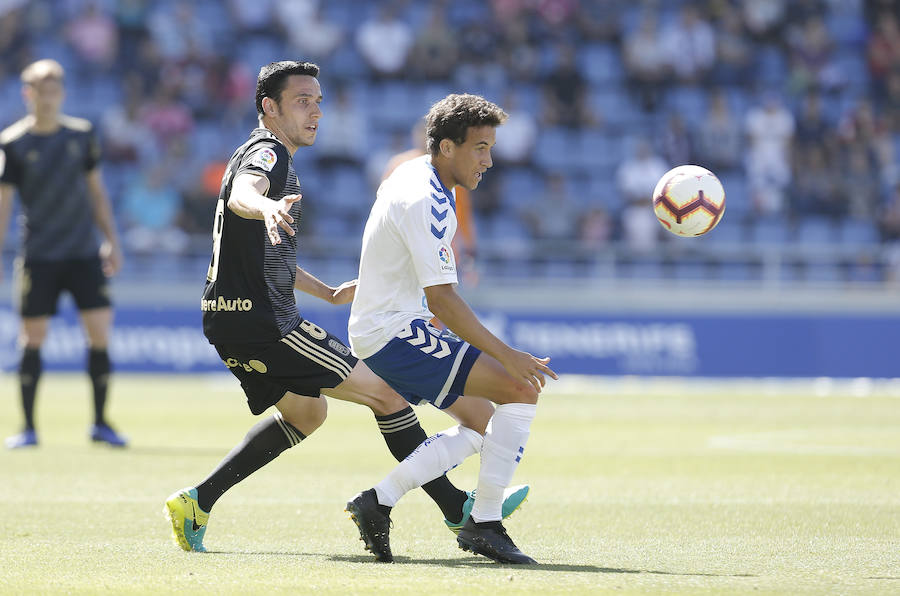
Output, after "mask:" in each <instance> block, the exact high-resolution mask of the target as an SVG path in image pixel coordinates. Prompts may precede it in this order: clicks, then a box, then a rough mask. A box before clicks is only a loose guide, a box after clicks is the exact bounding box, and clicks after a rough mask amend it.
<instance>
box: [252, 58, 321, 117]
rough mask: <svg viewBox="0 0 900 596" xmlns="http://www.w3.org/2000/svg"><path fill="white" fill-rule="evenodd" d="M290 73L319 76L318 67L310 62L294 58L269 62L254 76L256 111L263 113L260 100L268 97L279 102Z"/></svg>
mask: <svg viewBox="0 0 900 596" xmlns="http://www.w3.org/2000/svg"><path fill="white" fill-rule="evenodd" d="M291 75H308V76H311V77H318V76H319V67H318V66H317V65H316V64H313V63H312V62H297V61H295V60H282V61H281V62H269V63H268V64H266V65H265V66H263V67H262V68H260V69H259V76H258V77H256V112H257V113H258V114H259V115H262V113H263V107H262V100H263V98H264V97H270V98H272V99H274V100H275V103H276V104H280V102H281V92H282V91H284V87H285V85H287V79H288V77H289V76H291Z"/></svg>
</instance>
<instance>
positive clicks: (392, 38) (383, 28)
mask: <svg viewBox="0 0 900 596" xmlns="http://www.w3.org/2000/svg"><path fill="white" fill-rule="evenodd" d="M398 13H399V5H398V4H397V3H396V2H385V3H384V4H381V5H380V6H379V7H378V16H377V18H376V19H374V20H371V19H370V20H368V21H366V22H364V23H363V24H362V25H361V26H360V28H359V29H358V30H357V32H356V45H357V47H358V48H359V53H360V54H361V55H362V57H363V59H364V60H365V61H366V64H368V65H369V68H371V72H372V75H373V76H374V77H375V78H376V79H378V78H396V77H399V76H400V75H402V74H403V70H404V67H405V66H406V61H407V57H408V54H409V50H410V48H412V44H413V33H412V28H411V27H410V26H409V23H407V22H406V21H405V20H403V19H402V18H400V17H399V15H398Z"/></svg>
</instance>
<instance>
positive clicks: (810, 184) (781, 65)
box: [0, 0, 900, 282]
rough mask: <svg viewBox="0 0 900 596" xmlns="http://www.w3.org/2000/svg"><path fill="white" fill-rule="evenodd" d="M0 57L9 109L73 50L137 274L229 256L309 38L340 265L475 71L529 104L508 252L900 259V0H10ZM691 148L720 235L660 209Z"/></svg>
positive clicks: (759, 270)
mask: <svg viewBox="0 0 900 596" xmlns="http://www.w3.org/2000/svg"><path fill="white" fill-rule="evenodd" d="M0 55H2V56H3V59H2V60H0V87H2V93H0V114H3V121H4V122H3V125H4V126H6V125H8V124H9V123H11V122H13V121H14V120H16V119H17V118H19V117H21V116H22V115H23V114H24V107H23V106H22V103H21V99H20V94H19V91H18V87H19V81H18V74H19V73H20V72H21V69H22V68H23V67H24V66H25V65H27V64H28V63H29V62H31V61H32V60H35V59H38V58H44V57H48V58H54V59H56V60H58V61H59V62H60V63H62V64H63V66H64V67H65V69H66V72H67V86H68V89H69V91H68V97H67V100H66V104H65V111H66V112H67V113H70V114H72V115H76V116H81V117H86V118H89V119H90V120H92V121H93V122H94V123H95V124H96V125H97V126H98V128H99V130H100V131H101V138H102V142H103V150H104V159H105V161H104V166H103V167H104V175H105V177H106V180H107V183H108V185H109V188H110V193H111V197H112V199H113V204H114V208H115V213H116V217H117V221H118V222H119V225H120V228H121V231H122V235H123V239H124V243H125V248H126V250H127V252H128V254H130V256H131V257H133V258H131V259H130V263H129V267H130V269H131V271H132V272H133V273H136V274H141V275H144V274H147V273H148V271H150V269H151V268H152V267H154V263H159V262H160V260H159V259H160V256H161V255H167V256H168V257H169V260H168V261H166V262H168V263H170V264H171V263H179V264H183V267H184V268H186V270H187V271H189V272H190V273H191V274H193V273H194V272H195V271H200V272H202V271H204V270H205V265H196V263H195V260H205V259H206V258H207V255H208V249H209V242H210V235H209V231H210V227H211V221H212V211H213V209H214V204H215V196H216V195H217V194H218V190H219V188H218V186H219V180H220V179H221V173H222V170H223V168H224V165H225V162H226V161H227V159H228V158H229V155H226V154H225V152H226V151H228V149H227V148H228V147H231V146H234V145H236V144H238V142H239V141H240V139H242V138H245V137H246V135H247V131H248V130H250V129H251V128H253V127H255V126H256V114H255V112H254V110H253V106H252V104H253V102H252V101H248V98H249V97H250V96H251V95H252V94H253V89H254V82H255V77H256V73H257V71H258V69H259V67H260V66H261V65H263V64H265V63H268V62H270V61H273V60H280V59H285V58H299V59H306V60H311V61H314V62H317V63H318V64H319V65H320V66H321V67H322V72H321V76H320V80H321V81H322V86H323V89H324V93H325V101H324V103H323V111H324V114H325V115H324V118H323V121H322V126H321V130H320V134H319V138H318V140H317V142H316V145H315V146H314V147H313V149H312V150H310V151H308V152H307V151H304V152H299V153H298V154H297V155H296V157H295V165H296V169H297V171H298V173H299V175H300V179H301V183H302V184H303V194H304V203H303V205H304V226H303V230H302V232H303V235H304V236H303V248H302V249H301V250H302V251H305V252H304V254H306V255H308V256H309V257H310V258H312V259H320V260H321V262H322V263H323V266H328V265H329V264H338V265H337V266H338V267H340V266H345V267H348V268H352V267H354V266H355V259H356V258H357V256H358V251H359V237H360V234H361V230H362V223H363V221H364V219H365V217H366V215H367V214H368V210H369V206H370V205H371V202H372V200H373V199H374V189H375V188H376V187H377V184H378V181H379V180H380V177H381V174H382V172H383V170H384V167H385V164H386V163H387V162H388V160H389V158H390V157H391V156H392V155H394V154H396V153H398V152H400V151H403V150H405V149H408V148H409V147H410V142H411V141H410V139H409V137H410V129H411V128H412V127H413V126H414V125H415V124H416V122H417V119H418V118H420V117H421V116H422V115H423V114H424V113H425V112H426V111H427V109H428V107H429V106H430V105H431V103H432V102H433V101H435V100H437V99H439V98H440V97H443V96H444V95H446V94H447V93H448V92H452V91H467V92H472V93H479V94H482V95H484V96H485V97H487V98H489V99H491V100H494V101H497V102H499V103H500V105H501V106H503V107H504V108H505V109H506V111H507V112H509V114H510V119H509V122H508V123H507V124H506V125H504V126H503V127H501V128H500V129H498V144H497V146H496V148H495V167H494V169H493V170H492V171H491V172H489V173H488V174H487V176H486V177H485V181H484V183H483V184H482V185H481V186H480V187H479V188H478V190H477V191H476V192H475V193H474V196H473V208H474V209H475V214H476V221H477V228H478V237H479V255H478V257H479V258H478V262H479V266H480V267H484V268H486V269H490V271H491V273H492V274H494V275H560V276H565V275H582V276H583V275H596V276H604V275H614V276H625V277H637V278H640V277H651V278H652V277H658V276H674V277H676V278H683V279H697V278H725V279H733V280H758V279H769V278H772V277H773V276H774V277H775V278H778V279H790V280H794V279H801V280H813V281H815V280H820V281H835V282H837V281H846V280H858V281H876V282H877V281H883V280H895V279H898V278H900V2H897V1H896V0H792V1H787V0H700V1H679V0H674V1H669V0H667V1H665V2H663V1H660V0H643V1H641V2H627V1H625V0H605V1H603V2H600V1H589V0H491V1H489V2H482V1H480V0H453V1H449V0H434V1H431V2H418V1H414V0H384V1H378V2H366V1H362V0H328V1H327V2H326V1H324V0H254V1H253V2H246V1H244V0H228V1H227V2H218V1H214V0H195V1H185V0H163V1H158V2H151V1H149V0H55V1H42V2H27V1H25V0H4V1H2V2H0ZM683 163H697V164H700V165H703V166H706V167H708V168H709V169H711V170H713V171H714V172H715V173H716V174H717V175H718V176H719V177H720V179H721V180H722V182H723V184H724V186H725V189H726V192H727V194H728V207H727V213H726V215H725V217H724V219H723V221H722V223H720V224H719V226H718V228H717V229H716V230H715V231H714V232H713V233H711V234H709V235H708V236H707V237H706V238H703V239H702V240H700V241H680V240H678V239H676V238H674V237H668V235H667V234H666V233H665V232H664V230H663V229H662V228H661V226H659V224H658V223H657V222H656V221H655V217H654V216H653V214H652V210H651V209H650V194H651V191H652V189H653V186H654V185H655V183H656V180H657V179H658V178H659V176H660V175H662V174H663V173H664V172H665V171H666V170H668V169H669V168H670V167H673V166H675V165H679V164H683ZM15 241H16V238H15V235H14V234H10V239H9V242H10V243H12V242H15ZM712 246H714V247H715V250H710V247H712ZM192 256H195V257H196V259H192V258H191V257H192ZM145 257H146V258H145ZM676 257H677V258H676ZM773 263H775V264H776V266H773V265H772V264H773ZM195 265H196V266H195ZM200 275H202V273H198V274H197V277H198V278H199V276H200Z"/></svg>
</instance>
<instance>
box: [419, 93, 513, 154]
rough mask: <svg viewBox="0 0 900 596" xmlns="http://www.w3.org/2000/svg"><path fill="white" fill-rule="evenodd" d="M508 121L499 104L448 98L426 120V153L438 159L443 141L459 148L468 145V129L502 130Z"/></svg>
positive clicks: (464, 97) (455, 96)
mask: <svg viewBox="0 0 900 596" xmlns="http://www.w3.org/2000/svg"><path fill="white" fill-rule="evenodd" d="M508 117H509V116H508V114H507V113H506V112H504V111H503V110H502V109H500V107H499V106H498V105H497V104H494V103H491V102H490V101H488V100H486V99H485V98H483V97H481V96H479V95H470V94H468V93H463V94H459V93H454V94H452V95H448V96H447V97H445V98H444V99H442V100H440V101H439V102H437V103H436V104H434V105H433V106H431V109H430V110H428V115H427V116H425V149H426V150H427V151H428V152H429V153H430V154H431V155H437V154H438V152H440V145H441V141H442V140H444V139H450V140H451V141H453V142H454V143H456V144H457V145H462V144H463V143H465V142H466V133H467V131H468V130H469V128H471V127H473V126H494V127H496V126H500V125H501V124H503V123H504V122H506V119H507V118H508Z"/></svg>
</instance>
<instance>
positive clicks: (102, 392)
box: [0, 60, 126, 449]
mask: <svg viewBox="0 0 900 596" xmlns="http://www.w3.org/2000/svg"><path fill="white" fill-rule="evenodd" d="M63 75H64V72H63V68H62V66H60V65H59V63H58V62H56V61H54V60H39V61H37V62H35V63H33V64H31V65H29V66H28V67H26V68H25V70H24V71H22V95H23V97H24V98H25V103H26V105H27V106H28V112H29V113H28V115H27V116H26V117H25V118H23V119H21V120H19V121H18V122H16V123H15V124H13V125H12V126H10V127H9V128H7V129H6V130H4V131H3V132H2V133H0V246H2V245H3V239H4V236H5V234H6V230H7V228H8V227H9V218H10V214H11V213H12V201H13V196H14V195H15V191H16V190H18V193H19V199H20V200H21V204H22V212H23V214H24V216H25V217H24V221H25V234H24V246H23V248H22V251H21V253H20V255H19V257H18V258H17V259H16V268H15V269H16V271H15V283H14V286H15V288H16V294H17V296H16V298H17V303H18V307H19V312H20V314H21V316H22V327H21V333H20V343H21V345H22V346H23V353H22V360H21V362H20V364H19V384H20V388H21V397H22V410H23V413H24V415H25V425H24V428H23V429H22V432H20V433H19V434H17V435H13V436H11V437H9V438H8V439H6V442H5V444H6V447H7V448H9V449H18V448H22V447H32V446H35V445H37V444H38V434H37V432H36V430H35V424H34V403H35V394H36V392H37V386H38V380H39V379H40V377H41V369H42V366H41V346H42V345H43V343H44V338H45V337H46V335H47V327H48V324H49V322H50V317H52V316H53V315H54V314H56V308H57V302H58V301H59V297H60V294H61V293H62V292H63V291H67V292H69V293H70V294H71V295H72V297H73V298H74V299H75V304H76V306H77V307H78V310H79V313H80V316H81V322H82V324H83V326H84V330H85V333H86V335H87V340H88V348H89V350H88V358H87V361H88V362H87V369H88V374H89V375H90V378H91V383H92V385H93V393H94V424H93V426H91V428H90V430H89V432H88V434H89V436H90V438H91V440H93V441H96V442H102V443H106V444H109V445H112V446H115V447H123V446H125V443H126V440H125V438H124V437H122V436H121V435H119V434H118V433H117V432H116V431H115V430H113V429H112V427H110V425H109V424H108V423H107V421H106V418H105V416H104V413H105V409H106V397H107V387H108V383H109V374H110V368H111V367H110V361H109V355H108V353H107V345H108V343H109V332H110V328H111V326H112V318H113V313H112V308H111V306H110V298H109V287H108V285H107V278H108V277H110V276H112V275H113V274H115V273H116V271H118V269H119V267H120V266H121V264H122V254H121V252H120V250H119V241H118V237H117V235H116V231H115V226H114V223H113V216H112V210H111V208H110V204H109V199H108V198H107V194H106V189H105V187H104V185H103V179H102V177H101V173H100V150H99V146H98V144H97V139H96V137H95V135H94V131H93V129H92V127H91V123H90V122H88V121H87V120H82V119H80V118H72V117H70V116H66V115H64V114H62V113H60V109H61V107H62V102H63V95H64V88H63ZM98 228H99V231H100V232H101V234H102V236H103V241H102V242H100V241H99V240H98V237H97V229H98ZM2 273H3V272H2V264H0V276H2Z"/></svg>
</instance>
